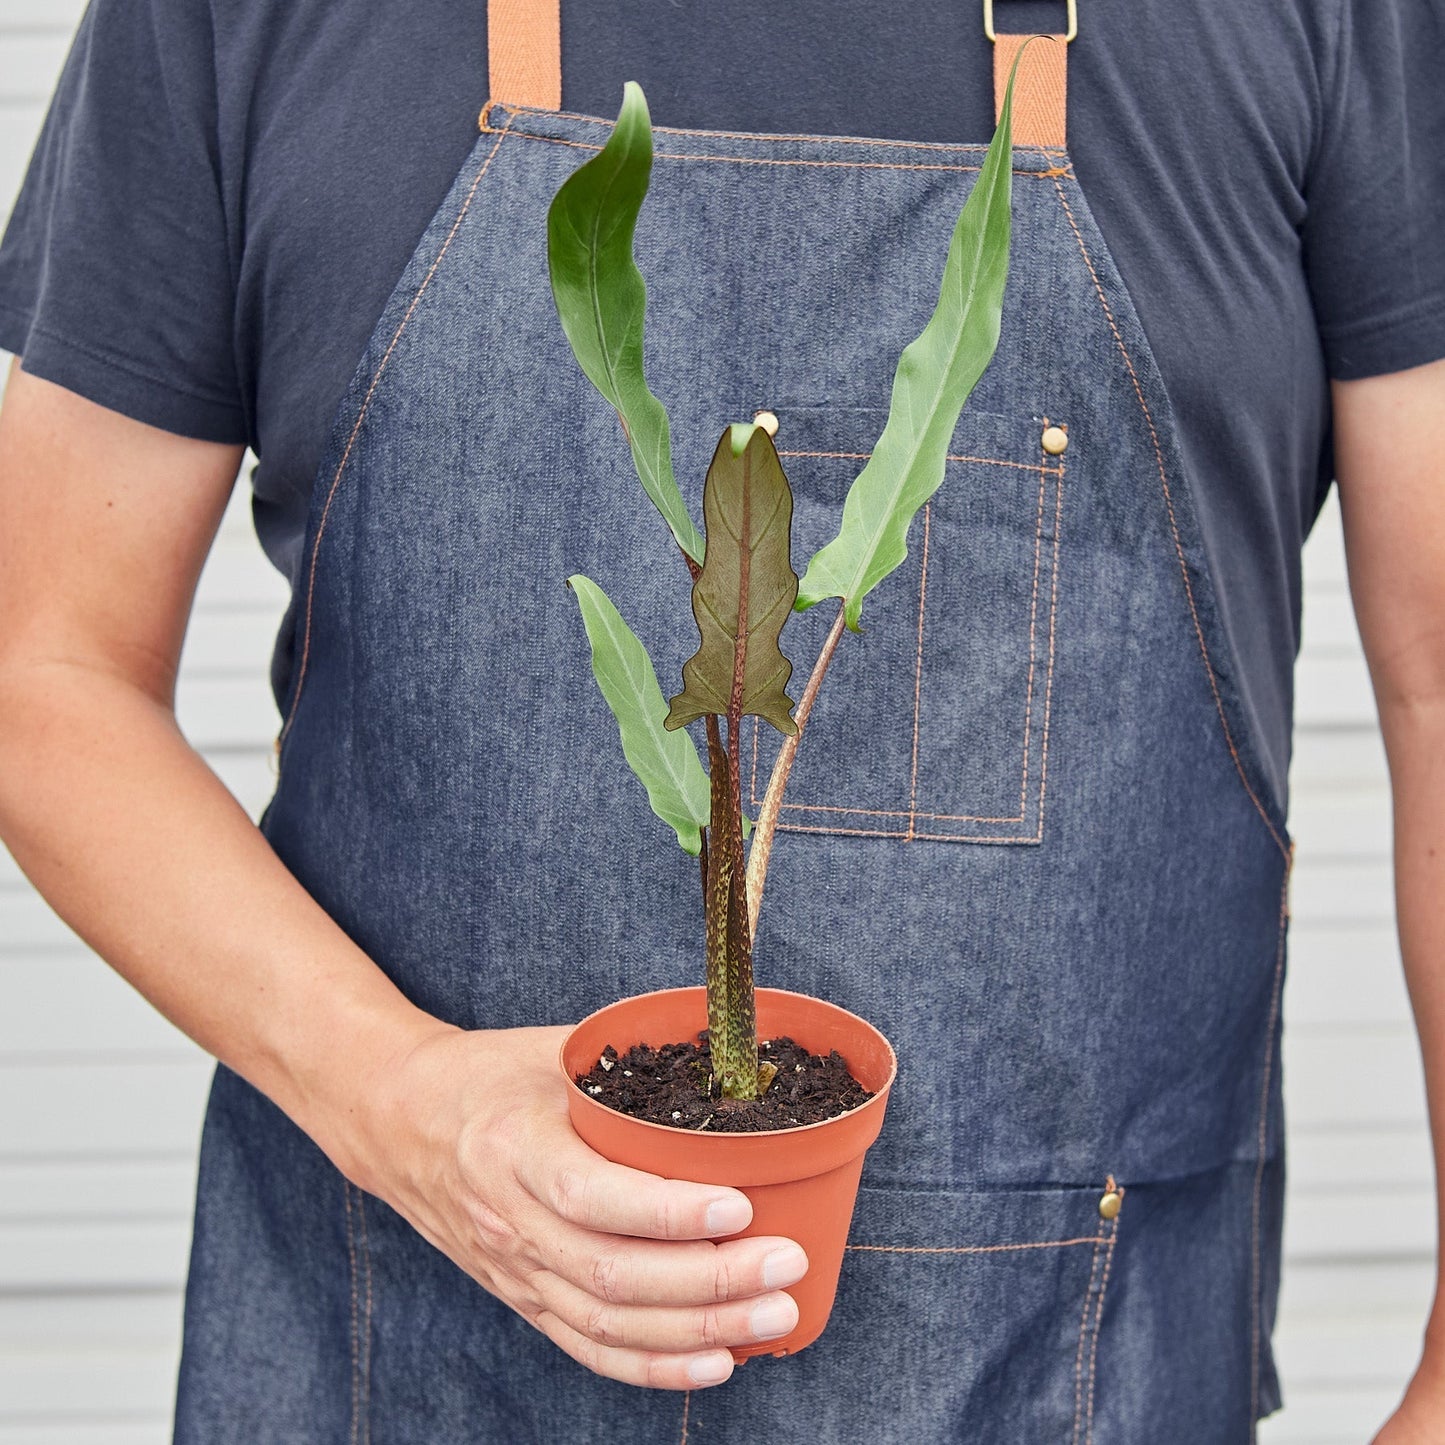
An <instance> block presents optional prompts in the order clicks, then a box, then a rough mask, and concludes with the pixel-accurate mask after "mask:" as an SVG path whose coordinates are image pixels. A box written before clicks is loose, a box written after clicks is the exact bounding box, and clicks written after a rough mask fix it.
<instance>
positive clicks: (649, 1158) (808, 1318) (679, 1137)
mask: <svg viewBox="0 0 1445 1445" xmlns="http://www.w3.org/2000/svg"><path fill="white" fill-rule="evenodd" d="M756 999H757V1027H758V1038H759V1039H760V1040H762V1039H772V1038H780V1037H782V1036H784V1035H787V1036H790V1037H791V1038H793V1039H794V1040H795V1041H796V1042H797V1043H799V1044H801V1045H802V1046H803V1047H804V1048H806V1049H807V1050H808V1051H809V1052H811V1053H815V1054H824V1055H826V1054H827V1053H828V1052H829V1050H831V1049H837V1050H838V1052H839V1053H840V1054H841V1055H842V1056H843V1058H844V1060H845V1061H846V1063H847V1065H848V1068H849V1070H850V1071H851V1073H852V1074H853V1077H854V1078H855V1079H857V1080H858V1082H859V1083H860V1084H861V1085H862V1086H863V1087H864V1088H865V1089H867V1090H868V1091H869V1092H870V1093H872V1095H873V1097H872V1098H871V1099H869V1100H868V1101H867V1103H864V1104H860V1105H859V1106H858V1107H857V1108H856V1109H851V1110H849V1111H848V1113H846V1114H839V1115H837V1116H836V1117H835V1118H832V1119H825V1120H823V1121H822V1122H821V1123H817V1124H805V1125H801V1126H799V1127H797V1128H792V1129H769V1130H764V1131H760V1132H758V1133H753V1134H712V1133H707V1132H704V1131H700V1130H697V1129H674V1128H670V1127H668V1126H667V1125H664V1124H653V1123H649V1122H647V1121H645V1120H642V1119H634V1118H631V1117H629V1116H628V1115H626V1114H621V1113H618V1111H617V1110H615V1109H609V1108H608V1107H607V1106H606V1105H605V1104H600V1103H598V1102H597V1100H596V1099H594V1098H592V1096H591V1095H589V1094H586V1093H584V1092H583V1091H582V1090H581V1089H579V1088H578V1087H577V1083H576V1080H577V1077H578V1076H579V1075H582V1074H586V1073H587V1072H588V1071H589V1070H590V1069H591V1068H592V1067H593V1065H595V1064H596V1062H597V1059H598V1058H599V1056H600V1055H601V1053H602V1051H603V1049H604V1048H606V1047H607V1045H608V1044H611V1045H612V1047H613V1048H614V1049H616V1050H617V1052H618V1053H619V1054H622V1053H626V1052H627V1050H628V1049H630V1048H631V1047H632V1046H633V1045H634V1044H639V1043H646V1044H650V1045H651V1046H653V1047H654V1048H658V1047H661V1046H662V1045H663V1044H671V1043H679V1042H683V1041H690V1040H692V1039H694V1038H696V1037H697V1034H698V1032H699V1031H700V1030H701V1029H704V1028H706V1027H707V991H706V989H704V988H702V987H697V988H673V989H663V990H660V991H658V992H656V993H645V994H639V995H637V996H636V997H634V998H628V999H623V1000H621V1001H620V1002H618V1003H613V1004H609V1005H608V1006H607V1007H606V1008H603V1009H599V1010H598V1011H597V1012H596V1013H594V1014H589V1015H588V1016H587V1017H586V1018H585V1019H583V1020H582V1022H581V1023H579V1024H578V1025H577V1026H576V1028H574V1029H573V1030H572V1032H571V1033H570V1034H568V1035H567V1037H566V1039H565V1040H564V1041H563V1043H562V1049H561V1054H560V1061H561V1067H562V1071H563V1073H564V1074H565V1075H566V1077H567V1091H568V1107H569V1110H570V1113H571V1117H572V1126H573V1128H575V1129H576V1131H577V1133H578V1134H579V1135H580V1136H581V1138H582V1139H583V1141H584V1142H585V1143H586V1144H587V1145H588V1146H589V1147H591V1148H592V1149H595V1150H596V1151H597V1152H598V1153H599V1154H601V1155H603V1156H604V1157H605V1158H607V1159H610V1160H612V1161H613V1162H614V1163H617V1164H625V1165H628V1166H629V1167H630V1168H633V1169H642V1170H646V1171H647V1172H648V1173H650V1174H659V1175H662V1176H663V1177H664V1178H668V1179H691V1180H695V1181H696V1182H698V1183H700V1184H724V1185H728V1186H730V1187H732V1188H734V1189H739V1190H741V1191H742V1193H744V1194H746V1195H747V1196H748V1198H749V1200H751V1201H752V1206H753V1219H752V1223H751V1224H750V1225H749V1226H748V1227H747V1228H746V1229H744V1230H741V1231H739V1233H737V1234H731V1235H726V1236H719V1237H720V1238H727V1239H741V1238H745V1237H747V1236H749V1235H773V1234H777V1235H784V1236H786V1237H787V1238H789V1239H795V1240H797V1242H798V1243H799V1244H800V1245H802V1247H803V1249H804V1250H805V1251H806V1253H807V1256H808V1273H807V1274H806V1275H805V1276H804V1277H803V1278H802V1279H801V1280H800V1281H799V1282H798V1283H797V1284H795V1285H791V1286H789V1288H788V1293H789V1294H791V1295H792V1296H793V1298H794V1300H796V1301H797V1305H798V1323H797V1326H796V1327H795V1328H794V1329H793V1331H792V1333H791V1334H788V1335H784V1336H783V1337H782V1338H781V1339H777V1340H766V1341H762V1342H760V1343H758V1344H755V1345H742V1346H738V1347H735V1348H734V1349H733V1351H732V1353H733V1358H734V1359H736V1360H745V1359H747V1358H749V1357H750V1356H752V1355H790V1354H795V1353H796V1352H797V1351H798V1350H801V1349H802V1348H803V1347H804V1346H805V1345H809V1344H811V1343H812V1342H813V1341H814V1340H816V1339H817V1338H818V1336H819V1335H821V1334H822V1333H823V1328H824V1326H825V1325H826V1324H827V1323H828V1316H829V1314H830V1313H831V1311H832V1308H833V1298H834V1295H835V1294H836V1293H837V1289H838V1275H839V1272H840V1270H841V1269H842V1265H843V1249H844V1246H845V1245H846V1243H847V1240H848V1228H849V1225H850V1223H851V1222H852V1218H853V1205H854V1202H855V1201H856V1199H857V1195H858V1181H859V1177H860V1176H861V1174H862V1172H863V1156H864V1155H865V1154H866V1153H867V1151H868V1148H869V1146H870V1145H871V1144H872V1143H873V1141H874V1140H875V1139H876V1138H877V1137H878V1133H879V1131H880V1130H881V1129H882V1127H883V1112H884V1109H885V1108H886V1107H887V1103H888V1092H889V1089H890V1088H891V1086H892V1084H893V1080H894V1077H895V1076H896V1074H897V1071H898V1061H897V1059H896V1057H895V1056H894V1053H893V1048H892V1045H890V1044H889V1042H888V1040H887V1039H886V1038H884V1037H883V1035H882V1034H881V1033H879V1032H878V1030H877V1029H875V1028H874V1027H873V1025H872V1024H870V1023H868V1022H867V1021H866V1020H865V1019H861V1018H859V1017H858V1015H857V1014H852V1013H849V1012H848V1011H847V1009H842V1008H839V1007H838V1006H837V1005H836V1004H831V1003H826V1002H824V1001H823V1000H822V999H817V998H811V997H809V996H808V995H807V994H801V993H789V992H787V991H785V990H783V989H776V988H760V989H758V990H757V992H756Z"/></svg>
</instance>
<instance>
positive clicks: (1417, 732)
mask: <svg viewBox="0 0 1445 1445" xmlns="http://www.w3.org/2000/svg"><path fill="white" fill-rule="evenodd" d="M1334 413H1335V475H1336V477H1337V479H1338V483H1339V489H1340V506H1341V511H1342V514H1343V517H1344V527H1345V549H1346V555H1347V557H1348V560H1349V573H1350V591H1351V594H1352V596H1353V598H1354V604H1355V616H1356V618H1357V619H1358V621H1359V624H1360V636H1361V638H1362V640H1363V642H1364V646H1365V656H1366V658H1367V660H1368V661H1369V665H1370V678H1371V680H1372V682H1373V684H1374V689H1375V701H1376V704H1377V706H1378V708H1379V713H1380V728H1381V731H1382V732H1383V734H1384V739H1385V751H1386V755H1387V756H1388V758H1389V765H1390V789H1391V793H1392V795H1393V798H1394V813H1395V902H1396V911H1397V914H1398V920H1399V930H1400V949H1401V954H1402V956H1403V958H1404V963H1405V978H1406V982H1407V983H1408V985H1409V990H1410V1002H1411V1006H1412V1008H1413V1010H1414V1014H1415V1023H1416V1027H1417V1028H1418V1029H1419V1034H1420V1050H1421V1054H1422V1056H1423V1058H1424V1064H1425V1089H1426V1094H1427V1096H1428V1100H1429V1111H1430V1127H1431V1132H1432V1135H1433V1139H1434V1153H1435V1177H1436V1193H1437V1201H1439V1203H1438V1204H1437V1207H1438V1210H1439V1218H1440V1219H1441V1220H1445V447H1442V445H1441V440H1442V434H1445V361H1437V362H1434V363H1432V364H1431V365H1428V366H1419V367H1415V368H1414V369H1413V370H1410V371H1400V372H1395V373H1393V374H1391V375H1387V376H1373V377H1367V378H1365V379H1363V380H1360V381H1344V382H1341V381H1337V382H1335V383H1334ZM1437 1258H1439V1259H1445V1250H1440V1249H1437ZM1441 1439H1445V1281H1441V1280H1440V1279H1439V1277H1438V1276H1437V1284H1436V1292H1435V1303H1434V1307H1433V1308H1432V1310H1431V1313H1430V1319H1429V1323H1428V1325H1427V1326H1426V1330H1425V1340H1424V1349H1423V1353H1422V1357H1421V1362H1420V1365H1419V1368H1418V1369H1417V1370H1416V1372H1415V1376H1414V1378H1413V1379H1412V1380H1411V1382H1410V1385H1409V1388H1408V1390H1407V1391H1406V1394H1405V1398H1404V1400H1403V1402H1402V1403H1401V1405H1400V1408H1399V1409H1398V1410H1397V1411H1396V1412H1395V1414H1394V1415H1392V1416H1391V1418H1390V1420H1389V1421H1388V1423H1387V1424H1386V1425H1385V1426H1384V1428H1383V1429H1382V1430H1381V1431H1380V1433H1379V1434H1378V1435H1377V1436H1376V1445H1434V1442H1438V1441H1440V1440H1441Z"/></svg>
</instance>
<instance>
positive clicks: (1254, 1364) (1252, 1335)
mask: <svg viewBox="0 0 1445 1445" xmlns="http://www.w3.org/2000/svg"><path fill="white" fill-rule="evenodd" d="M1293 868H1294V850H1293V849H1290V854H1289V861H1288V863H1287V864H1286V866H1285V870H1284V886H1283V887H1282V889H1281V890H1280V898H1279V938H1278V941H1277V942H1276V944H1275V955H1274V984H1273V986H1272V988H1271V990H1270V999H1269V1022H1268V1024H1267V1025H1266V1028H1265V1036H1264V1037H1265V1045H1264V1076H1263V1078H1262V1079H1261V1080H1260V1085H1259V1155H1258V1157H1257V1158H1256V1160H1255V1165H1254V1192H1253V1196H1252V1198H1251V1200H1250V1207H1249V1298H1250V1306H1249V1315H1250V1329H1249V1340H1250V1345H1249V1438H1250V1440H1251V1441H1253V1440H1254V1438H1255V1433H1256V1432H1255V1420H1256V1418H1257V1411H1258V1408H1259V1344H1260V1336H1261V1335H1262V1334H1263V1332H1264V1325H1263V1321H1262V1320H1261V1318H1260V1316H1261V1314H1262V1312H1263V1307H1264V1301H1263V1300H1262V1299H1261V1297H1260V1296H1261V1287H1262V1284H1263V1271H1262V1269H1261V1268H1260V1262H1259V1209H1260V1192H1261V1190H1262V1189H1263V1187H1264V1150H1265V1144H1266V1143H1267V1131H1268V1124H1269V1086H1270V1081H1271V1078H1272V1076H1273V1073H1274V1026H1275V1022H1276V1020H1277V1019H1278V1018H1279V997H1280V983H1281V981H1282V979H1283V977H1284V941H1285V929H1286V926H1287V924H1288V920H1289V880H1290V873H1291V872H1292V871H1293Z"/></svg>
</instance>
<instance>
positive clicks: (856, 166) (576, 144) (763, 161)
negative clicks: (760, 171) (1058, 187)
mask: <svg viewBox="0 0 1445 1445" xmlns="http://www.w3.org/2000/svg"><path fill="white" fill-rule="evenodd" d="M488 133H489V134H490V131H489V132H488ZM498 133H499V134H501V135H506V134H507V132H506V131H500V132H498ZM511 134H512V135H513V136H515V137H516V138H517V139H518V140H539V141H543V142H544V143H545V144H547V145H554V146H571V147H573V149H575V150H580V151H600V150H601V149H602V147H601V146H600V145H592V144H591V143H590V142H588V141H583V140H565V139H564V138H563V137H561V136H557V135H533V134H532V132H531V131H526V130H514V131H512V132H511ZM652 158H653V160H655V161H735V162H736V163H737V164H738V165H743V166H821V167H823V168H824V169H828V170H833V169H844V170H867V171H960V172H970V173H976V172H978V171H981V170H982V169H983V167H982V166H950V165H945V164H943V162H941V161H939V162H927V163H925V162H922V161H819V160H804V159H801V158H797V157H791V158H789V159H786V160H778V159H777V158H775V157H773V156H705V155H698V154H695V153H693V152H691V151H653V153H652ZM1014 175H1016V176H1035V177H1038V178H1040V179H1046V178H1047V177H1048V172H1045V171H1024V170H1019V169H1017V168H1015V169H1014Z"/></svg>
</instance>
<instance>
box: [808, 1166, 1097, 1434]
mask: <svg viewBox="0 0 1445 1445" xmlns="http://www.w3.org/2000/svg"><path fill="white" fill-rule="evenodd" d="M1108 1189H1109V1185H1108V1184H1105V1183H1099V1184H1095V1185H1091V1186H1083V1187H1069V1188H1039V1189H1029V1190H1013V1189H1009V1190H986V1191H978V1192H973V1191H964V1190H905V1189H871V1188H865V1189H862V1190H861V1191H860V1192H859V1196H858V1204H857V1208H856V1209H855V1211H854V1216H853V1225H852V1228H851V1230H850V1233H849V1243H848V1247H847V1253H846V1254H845V1256H844V1262H843V1273H842V1279H841V1281H840V1285H839V1294H838V1304H837V1306H836V1308H835V1311H834V1317H833V1320H832V1321H831V1322H830V1324H829V1327H828V1330H827V1331H826V1332H825V1334H824V1335H823V1339H822V1341H820V1344H821V1343H826V1346H827V1348H828V1349H829V1351H837V1352H838V1359H837V1364H838V1365H839V1366H846V1368H847V1369H848V1370H849V1371H850V1373H851V1374H853V1375H862V1376H863V1377H864V1378H865V1379H867V1381H868V1382H869V1387H870V1391H871V1392H872V1393H873V1394H874V1395H875V1396H876V1398H877V1402H878V1408H879V1409H880V1410H881V1411H883V1412H884V1413H885V1414H886V1415H888V1416H889V1417H891V1418H894V1419H899V1420H909V1421H918V1422H920V1424H922V1422H927V1425H926V1427H925V1428H922V1429H921V1431H920V1434H919V1436H918V1438H920V1439H927V1440H933V1439H939V1440H942V1439H958V1440H963V1439H968V1440H1030V1441H1039V1442H1045V1441H1050V1442H1068V1445H1085V1442H1086V1441H1088V1440H1089V1439H1090V1436H1091V1432H1092V1422H1093V1416H1094V1410H1095V1393H1096V1392H1095V1379H1096V1374H1097V1371H1098V1362H1099V1354H1100V1350H1101V1348H1103V1349H1107V1338H1105V1340H1104V1343H1103V1344H1102V1346H1101V1333H1102V1334H1103V1335H1104V1336H1105V1337H1107V1331H1106V1330H1105V1331H1102V1332H1101V1326H1102V1325H1103V1323H1104V1306H1105V1301H1106V1298H1107V1289H1108V1282H1109V1277H1110V1274H1111V1269H1114V1268H1116V1261H1115V1260H1114V1252H1115V1244H1116V1241H1117V1238H1118V1231H1119V1225H1120V1219H1121V1217H1122V1210H1121V1211H1119V1212H1116V1213H1115V1215H1114V1217H1113V1218H1112V1219H1105V1218H1103V1217H1102V1216H1101V1213H1100V1207H1099V1206H1100V1200H1101V1199H1102V1198H1103V1197H1104V1196H1105V1195H1106V1193H1107V1191H1108ZM1118 1193H1119V1194H1120V1196H1121V1197H1122V1193H1123V1191H1122V1190H1120V1191H1118ZM824 1363H826V1362H824Z"/></svg>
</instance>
